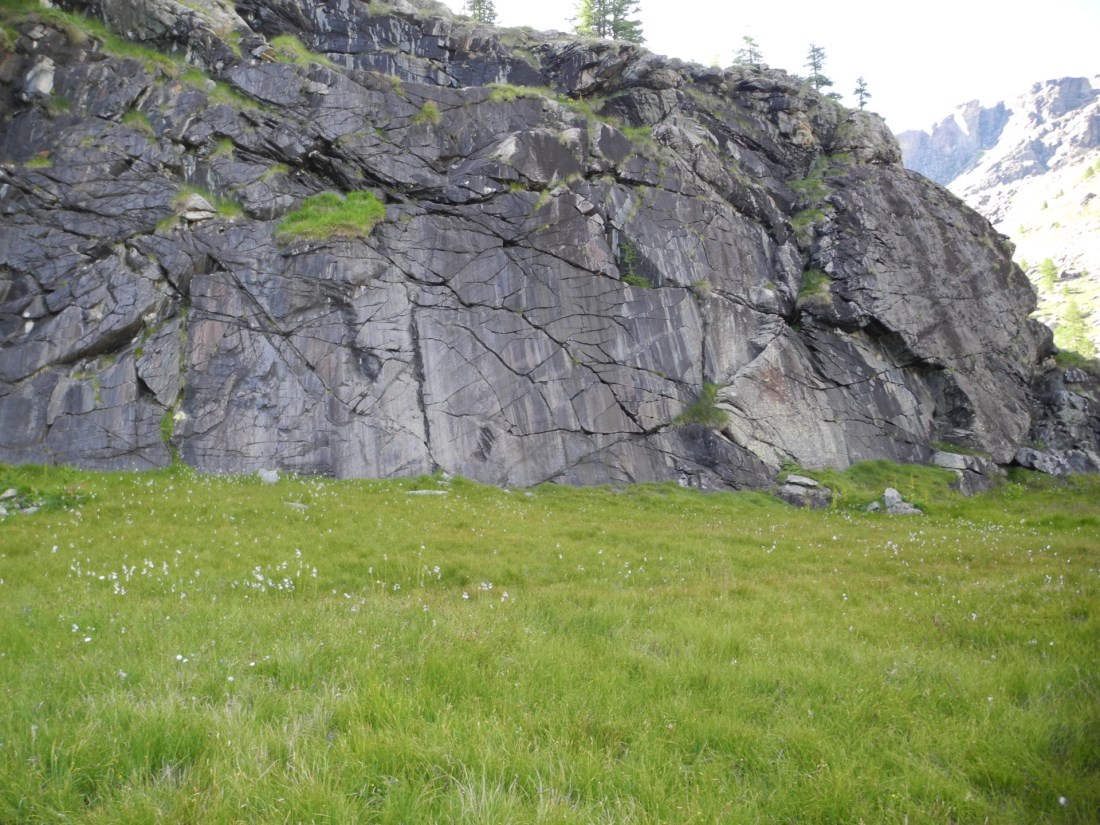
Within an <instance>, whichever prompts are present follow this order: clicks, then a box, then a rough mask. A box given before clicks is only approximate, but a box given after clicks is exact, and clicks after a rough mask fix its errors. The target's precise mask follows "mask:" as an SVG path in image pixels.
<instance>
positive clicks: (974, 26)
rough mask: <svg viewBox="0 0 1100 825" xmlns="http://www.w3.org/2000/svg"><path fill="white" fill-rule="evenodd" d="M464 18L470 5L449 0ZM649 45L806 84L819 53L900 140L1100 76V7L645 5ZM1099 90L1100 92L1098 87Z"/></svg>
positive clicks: (514, 6)
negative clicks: (954, 118)
mask: <svg viewBox="0 0 1100 825" xmlns="http://www.w3.org/2000/svg"><path fill="white" fill-rule="evenodd" d="M445 2H446V3H447V4H448V5H449V6H450V7H451V8H453V9H455V10H461V8H462V0H445ZM494 4H495V7H496V11H497V22H498V24H499V25H502V26H531V27H532V28H535V29H543V30H546V29H556V30H558V31H571V30H572V23H571V22H570V18H572V17H575V16H576V6H577V4H576V2H574V0H542V2H532V0H494ZM640 5H641V14H640V15H639V19H641V21H642V24H643V31H644V33H645V36H646V44H645V45H646V47H647V48H649V49H650V50H652V51H654V52H656V53H658V54H665V55H669V56H671V57H679V58H681V59H684V60H691V61H694V62H697V63H702V64H704V65H709V64H710V63H712V62H713V61H714V60H715V59H717V60H718V63H719V64H720V65H722V66H728V65H729V64H730V63H731V62H733V55H734V52H735V51H736V50H737V49H738V48H739V47H740V46H741V38H742V37H743V36H745V35H749V36H750V37H753V38H755V39H756V42H757V43H758V44H759V46H760V50H761V52H762V53H763V57H764V61H765V62H766V63H768V64H769V65H771V66H773V67H775V68H779V69H785V70H786V71H788V72H791V73H792V74H801V75H805V74H808V73H809V72H808V70H807V69H806V68H805V66H804V64H805V62H806V52H807V51H808V50H809V45H810V43H811V42H812V43H815V44H817V45H818V46H822V47H823V48H824V49H825V54H826V63H825V72H824V73H825V75H826V76H827V77H829V78H831V79H832V80H833V82H834V86H833V88H832V89H831V90H830V91H836V92H838V93H840V94H841V95H842V96H843V102H844V103H845V104H847V105H849V106H851V105H854V97H853V95H852V94H851V93H852V91H853V90H854V89H855V86H856V78H857V77H859V76H860V75H862V76H863V77H864V78H865V79H866V81H867V87H868V90H869V91H870V92H871V94H872V95H873V97H872V98H871V100H870V101H869V102H868V105H867V108H868V109H870V110H872V111H875V112H878V113H879V114H881V115H882V116H883V117H885V118H886V122H887V124H888V125H889V126H890V128H891V129H893V130H894V131H895V132H899V131H903V130H905V129H927V128H928V127H930V126H931V125H932V124H933V123H935V122H937V121H939V120H942V119H943V118H945V117H947V116H948V115H950V114H951V110H952V109H953V108H954V107H955V106H957V105H958V104H960V103H966V102H967V101H970V100H980V101H981V102H982V103H985V104H987V105H990V104H994V103H996V102H998V101H1000V100H1010V99H1011V98H1013V97H1015V96H1016V95H1019V94H1022V93H1023V92H1026V91H1027V90H1028V88H1029V87H1030V86H1031V84H1032V83H1035V82H1037V81H1042V80H1052V79H1054V78H1059V77H1068V76H1072V77H1093V76H1095V75H1096V74H1098V73H1100V50H1098V46H1097V43H1098V36H1100V0H1045V2H1043V3H1034V4H1032V3H1022V2H1018V3H1013V2H1009V3H1005V2H1003V0H1000V1H999V2H988V0H922V2H919V3H899V4H896V5H895V4H890V3H883V2H881V0H877V2H871V0H833V1H832V2H830V1H829V0H812V2H811V0H783V2H780V3H769V2H765V0H749V1H748V2H736V1H735V0H641V4H640ZM1094 85H1095V84H1094Z"/></svg>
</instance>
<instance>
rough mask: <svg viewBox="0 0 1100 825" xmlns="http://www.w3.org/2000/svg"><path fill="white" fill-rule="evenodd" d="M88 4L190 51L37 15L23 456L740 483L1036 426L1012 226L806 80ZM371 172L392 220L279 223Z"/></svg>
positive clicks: (310, 7) (279, 9)
mask: <svg viewBox="0 0 1100 825" xmlns="http://www.w3.org/2000/svg"><path fill="white" fill-rule="evenodd" d="M62 5H65V6H66V7H67V8H70V9H73V10H76V11H83V12H87V13H91V14H96V15H100V14H102V15H103V16H104V17H105V18H106V19H107V20H108V21H111V20H128V21H130V22H131V25H129V27H128V28H127V29H126V31H125V32H122V33H124V34H125V33H126V32H129V33H130V35H131V36H133V37H135V38H137V39H139V40H141V41H142V42H143V43H145V44H146V45H147V46H150V47H153V48H156V49H159V50H161V51H162V52H164V53H166V54H168V55H169V56H170V57H171V59H172V60H175V61H176V62H177V64H178V65H177V68H176V69H173V70H171V71H169V70H167V69H166V68H165V67H164V66H163V65H162V64H161V63H160V62H157V61H154V60H149V61H141V60H137V59H134V58H132V57H121V56H116V55H113V54H111V52H110V49H109V48H108V47H107V46H106V45H105V44H104V43H101V42H100V41H99V40H97V39H95V38H90V39H87V40H84V41H82V42H80V43H73V42H70V40H69V39H68V37H67V35H66V34H65V32H64V30H63V28H62V27H59V26H51V24H50V18H49V16H48V15H45V16H43V17H42V19H41V20H33V21H32V20H21V21H18V23H17V28H18V30H19V31H20V36H19V38H18V40H17V42H16V46H15V50H14V52H13V53H12V54H11V55H9V56H8V57H7V58H5V60H6V65H5V71H4V73H3V74H2V75H0V79H2V83H3V85H2V86H0V108H2V110H3V113H4V115H5V117H6V118H7V119H8V124H7V128H5V130H4V131H3V132H2V133H0V159H2V160H3V161H4V162H5V163H4V165H3V167H2V170H0V260H2V261H3V266H4V269H3V279H2V280H0V340H2V342H3V350H2V352H0V461H18V462H31V461H35V462H46V463H52V462H71V463H75V464H80V465H84V466H91V467H112V468H123V467H126V468H130V467H132V468H142V467H153V466H161V465H164V464H166V463H168V462H169V461H170V460H171V458H172V454H173V451H178V455H179V456H180V458H181V459H182V460H183V461H185V462H187V463H189V464H192V465H194V466H196V467H198V468H200V469H203V470H208V471H219V472H220V471H225V472H255V471H258V470H261V469H263V470H284V471H295V472H303V473H324V474H330V475H335V476H342V477H352V476H370V477H386V476H396V475H415V474H419V473H426V472H431V471H434V470H445V471H447V472H452V473H458V474H462V475H464V476H468V477H471V478H474V479H477V480H481V481H486V482H491V483H496V484H509V485H528V484H534V483H538V482H541V481H549V480H553V481H561V482H566V483H577V484H592V483H606V482H616V481H655V480H679V481H680V482H681V483H683V484H690V485H692V486H699V487H705V488H706V487H711V488H713V487H744V486H761V485H765V484H768V483H770V482H771V480H772V479H773V478H774V477H775V475H776V473H777V472H778V470H779V468H780V466H781V465H782V464H783V463H784V462H795V463H798V464H800V465H802V466H805V467H807V468H823V467H836V468H843V467H846V466H848V465H849V464H850V463H852V462H855V461H859V460H863V459H870V458H883V457H885V458H892V459H895V460H901V461H924V460H928V459H929V458H930V457H931V455H932V452H933V451H932V447H931V444H932V443H933V442H942V441H946V442H950V443H955V444H959V445H962V446H966V447H969V448H971V449H973V450H977V451H981V452H983V453H986V454H988V455H990V456H991V457H992V458H993V459H994V460H996V461H998V462H1008V461H1011V460H1012V458H1013V457H1014V456H1015V455H1016V452H1017V449H1018V447H1019V446H1020V444H1021V443H1022V442H1023V441H1024V439H1025V437H1026V435H1027V432H1028V428H1029V426H1030V425H1031V413H1030V410H1029V406H1028V405H1029V395H1028V386H1029V382H1030V381H1031V378H1032V372H1033V369H1034V365H1035V363H1036V361H1037V359H1038V356H1039V350H1040V348H1041V341H1042V336H1041V335H1040V334H1039V333H1038V331H1037V330H1036V329H1035V328H1034V327H1033V326H1031V325H1029V324H1028V323H1027V321H1026V318H1027V315H1028V313H1029V312H1030V311H1031V309H1032V307H1033V306H1034V300H1035V299H1034V294H1033V292H1032V290H1031V289H1030V287H1029V286H1028V284H1027V281H1026V278H1025V277H1024V276H1023V274H1022V273H1021V272H1020V271H1019V270H1018V269H1017V268H1016V267H1015V266H1014V265H1013V264H1012V262H1011V256H1010V250H1009V249H1008V248H1007V247H1006V245H1005V244H1004V243H1003V242H1002V239H1001V238H1000V237H999V236H997V235H996V234H995V233H993V232H992V230H991V229H990V227H989V225H988V223H987V222H985V221H984V220H983V219H981V218H980V217H979V216H977V215H976V214H975V213H973V212H971V211H970V210H968V209H967V208H966V207H964V206H963V205H962V204H961V203H960V202H959V201H958V200H956V199H955V198H954V197H952V196H951V195H949V194H948V193H947V192H946V191H944V190H943V189H941V188H939V187H938V186H937V185H935V184H933V183H931V182H929V181H927V180H925V179H924V178H922V177H920V176H918V175H916V174H913V173H909V172H906V171H905V170H904V169H903V168H902V167H901V165H900V153H899V152H898V149H897V145H896V143H895V142H894V141H893V138H892V137H891V136H890V135H889V133H888V132H887V131H886V129H885V127H884V125H883V124H882V123H881V121H879V120H878V119H877V118H875V117H874V116H870V115H866V114H864V113H861V112H849V111H847V110H845V109H844V108H843V107H841V106H839V105H838V104H836V103H835V102H833V101H830V100H827V99H824V98H822V97H820V96H818V95H817V94H816V93H814V92H812V91H811V90H809V89H807V88H806V87H804V86H802V85H801V84H800V83H799V82H798V81H796V80H795V79H794V78H791V77H789V76H787V75H786V74H785V73H783V72H779V71H772V70H759V69H755V68H739V69H735V70H717V69H704V68H701V67H698V66H689V65H685V64H681V63H679V62H678V61H674V60H668V59H665V58H660V57H657V56H654V55H651V54H649V53H647V52H645V51H643V50H641V49H639V48H638V47H636V46H632V45H629V44H625V43H616V42H610V41H607V42H596V43H593V42H583V43H581V42H575V41H571V40H568V39H566V38H564V37H561V36H555V35H538V34H533V33H530V32H526V31H524V32H516V31H500V30H495V29H487V28H483V27H479V26H476V25H474V24H472V23H470V22H469V21H464V20H460V19H454V18H453V17H452V16H451V15H450V14H449V13H447V12H446V11H445V10H443V9H442V8H441V7H438V6H434V5H433V4H431V3H418V4H415V6H407V7H404V9H405V10H404V11H402V10H400V9H398V10H397V11H393V12H377V13H374V12H372V11H371V10H370V8H369V7H368V6H367V5H366V4H357V3H339V4H328V3H320V2H316V0H309V2H304V3H297V2H296V3H290V2H266V3H258V2H250V0H239V2H237V3H236V4H235V10H234V9H233V8H230V7H229V6H228V5H227V4H223V3H213V2H211V1H210V0H204V2H201V3H188V4H187V5H181V4H178V3H174V2H172V1H171V0H160V1H159V2H158V3H155V4H144V5H142V4H136V3H134V2H132V0H83V1H81V0H69V2H67V3H64V4H62ZM116 7H117V8H116ZM142 9H145V11H142ZM150 9H153V10H152V11H150ZM135 15H136V16H138V17H140V18H141V20H142V21H144V22H143V23H142V24H141V25H138V22H140V21H138V22H135V20H136V18H135ZM141 15H145V16H144V17H141ZM32 28H33V29H34V34H35V35H36V36H35V37H32V34H31V30H32ZM280 34H293V35H295V36H297V37H298V38H299V39H300V40H301V41H302V43H304V44H305V45H306V46H307V47H309V48H310V49H312V50H313V52H314V53H315V54H316V56H317V59H316V60H315V61H314V62H312V63H308V64H307V65H299V64H295V63H292V62H279V57H278V54H279V51H278V50H277V49H274V48H271V47H270V46H269V45H268V41H269V40H271V39H274V38H275V36H276V35H280ZM238 52H239V54H240V55H243V57H240V56H238ZM273 55H274V58H272V56H273ZM46 59H48V60H49V61H50V62H51V63H52V66H53V68H52V74H51V75H50V82H51V84H52V87H51V88H52V92H46V91H44V90H45V88H46V87H45V85H44V82H45V81H44V80H43V78H44V76H45V75H44V74H43V72H44V71H45V69H43V67H44V66H46V64H45V62H44V61H45V60H46ZM499 83H512V84H516V85H514V86H500V85H497V86H493V85H491V84H499ZM528 87H531V88H528ZM28 89H30V90H32V91H33V93H29V92H28ZM51 95H52V96H59V97H63V98H64V99H65V100H66V101H67V103H68V106H67V108H65V107H59V106H57V105H51V104H50V100H49V99H47V98H50V97H51ZM364 190H365V191H371V192H373V193H375V194H376V195H377V196H379V197H380V198H381V199H382V200H383V201H384V203H385V204H386V216H385V219H384V220H383V221H382V222H381V223H379V224H378V225H377V226H376V227H374V229H373V230H372V231H371V232H369V233H367V234H364V235H362V236H360V237H343V236H340V235H334V236H332V237H328V238H322V239H320V240H317V239H311V240H302V239H293V238H287V237H285V236H282V235H279V234H277V232H276V230H277V228H278V226H279V223H280V221H281V220H282V218H283V217H284V216H286V215H287V214H288V213H290V212H292V211H293V210H294V209H296V208H297V207H298V206H300V205H301V203H302V202H303V200H304V199H305V198H306V197H308V196H310V195H312V194H316V193H319V192H323V191H339V192H350V191H364ZM230 203H232V204H233V205H232V206H230V205H227V204H230ZM711 384H713V385H716V386H717V387H718V391H717V396H716V397H717V401H716V405H717V407H718V409H719V410H720V411H721V412H722V413H724V416H725V419H724V420H725V422H726V423H724V424H722V425H719V426H712V425H711V424H701V423H698V422H693V421H692V418H691V416H690V415H687V414H686V413H689V412H690V410H691V407H692V404H693V403H694V402H695V401H696V399H697V398H698V397H699V396H700V395H701V394H703V388H704V386H705V385H711Z"/></svg>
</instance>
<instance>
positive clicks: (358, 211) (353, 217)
mask: <svg viewBox="0 0 1100 825" xmlns="http://www.w3.org/2000/svg"><path fill="white" fill-rule="evenodd" d="M385 217H386V207H385V205H384V204H383V203H382V202H381V201H380V200H378V198H377V197H376V196H375V195H374V193H372V192H349V193H348V194H347V196H344V195H341V194H339V193H338V192H322V193H320V194H319V195H313V196H311V197H309V198H306V199H305V201H303V203H302V205H301V206H300V207H298V209H296V210H295V211H293V212H291V213H290V214H289V215H287V216H286V217H285V218H284V219H283V221H282V223H280V224H279V227H278V229H277V230H276V233H277V234H278V235H280V236H283V237H285V238H310V239H314V240H322V239H325V238H357V237H362V236H365V235H369V234H370V231H371V230H372V229H373V228H374V226H375V224H377V223H379V222H380V221H381V220H382V219H383V218H385Z"/></svg>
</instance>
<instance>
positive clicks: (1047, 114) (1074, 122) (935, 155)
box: [897, 75, 1100, 346]
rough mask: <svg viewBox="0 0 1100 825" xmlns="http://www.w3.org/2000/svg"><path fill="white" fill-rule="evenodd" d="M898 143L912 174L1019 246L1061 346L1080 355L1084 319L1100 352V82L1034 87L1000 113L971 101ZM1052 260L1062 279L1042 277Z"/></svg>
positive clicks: (1068, 80) (1063, 81) (1042, 314)
mask: <svg viewBox="0 0 1100 825" xmlns="http://www.w3.org/2000/svg"><path fill="white" fill-rule="evenodd" d="M897 138H898V143H899V144H900V145H901V150H902V156H903V158H904V163H905V165H906V166H907V167H908V168H910V169H913V170H915V171H917V172H920V173H921V174H923V175H925V176H926V177H929V178H931V179H933V180H935V181H937V182H938V183H941V184H943V185H945V186H947V187H948V188H949V189H950V190H951V191H952V192H954V193H955V194H956V195H958V196H959V197H961V198H962V199H963V200H965V201H966V202H967V203H968V204H969V205H970V206H972V207H973V208H975V209H977V210H978V211H979V212H981V213H982V214H983V215H985V217H986V218H988V219H989V221H990V222H991V223H993V225H994V227H995V228H996V229H997V230H998V231H999V232H1001V233H1002V234H1004V235H1008V236H1009V237H1010V238H1011V239H1012V241H1013V243H1014V244H1015V246H1016V260H1017V261H1018V262H1020V264H1021V265H1022V266H1023V267H1024V268H1025V269H1026V270H1029V275H1030V276H1031V277H1032V280H1033V282H1034V284H1035V286H1036V290H1037V292H1038V293H1039V308H1038V311H1037V313H1036V314H1037V317H1038V318H1039V319H1040V320H1041V321H1043V322H1044V323H1047V324H1049V325H1050V326H1052V327H1054V329H1055V333H1056V340H1057V341H1059V342H1060V344H1063V345H1067V346H1069V345H1070V342H1069V338H1068V337H1067V336H1068V333H1067V332H1066V330H1067V329H1068V328H1069V326H1070V323H1069V318H1071V317H1073V316H1075V315H1077V314H1078V311H1079V310H1081V311H1084V313H1085V316H1086V318H1087V323H1088V328H1089V336H1090V337H1091V338H1092V340H1093V342H1094V343H1096V344H1100V75H1097V76H1095V77H1093V78H1087V77H1063V78H1058V79H1056V80H1045V81H1042V82H1039V83H1034V84H1032V85H1031V87H1030V88H1029V89H1028V90H1027V91H1026V92H1024V93H1022V94H1020V95H1018V96H1017V97H1015V98H1013V99H1011V100H1009V101H1002V102H1000V103H997V104H996V105H995V106H989V107H986V106H982V105H981V104H980V103H978V102H977V101H970V102H969V103H964V104H962V105H961V106H957V107H956V108H955V110H954V112H952V113H951V114H950V115H948V116H947V117H945V118H944V119H943V120H941V121H940V122H938V123H937V124H935V125H934V126H932V127H931V129H929V130H928V131H907V132H902V133H901V134H899V135H898V136H897ZM1048 260H1049V261H1050V264H1053V268H1054V269H1055V270H1056V271H1057V273H1058V275H1057V277H1056V278H1054V279H1051V278H1050V277H1049V275H1048V276H1047V277H1045V278H1044V277H1042V276H1041V275H1040V270H1041V269H1043V267H1041V266H1040V264H1041V263H1043V262H1046V261H1048ZM1050 264H1048V265H1047V266H1046V267H1045V269H1046V270H1047V271H1048V272H1049V271H1050V270H1051V265H1050ZM1071 307H1074V309H1071ZM1059 330H1061V332H1059Z"/></svg>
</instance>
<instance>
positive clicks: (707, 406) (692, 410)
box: [675, 381, 729, 429]
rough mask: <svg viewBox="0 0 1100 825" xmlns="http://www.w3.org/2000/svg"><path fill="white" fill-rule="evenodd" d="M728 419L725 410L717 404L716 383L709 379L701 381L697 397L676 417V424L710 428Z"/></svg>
mask: <svg viewBox="0 0 1100 825" xmlns="http://www.w3.org/2000/svg"><path fill="white" fill-rule="evenodd" d="M728 421H729V416H728V415H727V414H726V411H725V410H723V409H722V408H721V407H719V406H718V385H717V384H713V383H711V382H710V381H705V382H704V383H703V388H702V389H701V390H700V391H699V397H698V398H696V399H695V400H694V401H692V402H691V403H690V404H689V405H688V407H687V409H686V410H684V411H683V412H682V413H680V414H679V415H678V416H677V417H676V421H675V423H676V424H701V425H702V426H704V427H710V428H711V429H719V428H721V427H723V426H724V425H725V424H726V423H727V422H728Z"/></svg>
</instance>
